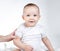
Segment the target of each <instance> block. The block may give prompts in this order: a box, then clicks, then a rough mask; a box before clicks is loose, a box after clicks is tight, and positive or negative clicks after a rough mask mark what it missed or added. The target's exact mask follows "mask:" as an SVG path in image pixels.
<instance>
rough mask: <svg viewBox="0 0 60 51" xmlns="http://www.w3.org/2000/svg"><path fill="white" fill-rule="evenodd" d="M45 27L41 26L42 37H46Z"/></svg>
mask: <svg viewBox="0 0 60 51" xmlns="http://www.w3.org/2000/svg"><path fill="white" fill-rule="evenodd" d="M46 33H47V32H46V28H45V27H44V26H42V27H41V38H44V37H46V36H47V35H46Z"/></svg>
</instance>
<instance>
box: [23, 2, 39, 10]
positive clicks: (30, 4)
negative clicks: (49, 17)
mask: <svg viewBox="0 0 60 51" xmlns="http://www.w3.org/2000/svg"><path fill="white" fill-rule="evenodd" d="M30 6H35V7H37V8H38V10H39V7H38V6H37V5H36V4H34V3H28V4H27V5H25V6H24V8H26V7H30Z"/></svg>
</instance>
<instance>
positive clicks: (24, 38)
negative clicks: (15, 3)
mask: <svg viewBox="0 0 60 51" xmlns="http://www.w3.org/2000/svg"><path fill="white" fill-rule="evenodd" d="M22 18H23V20H24V21H25V22H24V23H23V24H21V25H20V26H19V27H18V29H17V30H16V32H15V35H16V38H15V39H14V40H13V42H14V44H15V45H16V46H17V47H18V48H19V49H16V50H15V51H45V50H44V49H43V48H42V47H41V41H43V43H44V44H45V45H46V47H47V48H48V51H54V49H53V47H52V45H51V43H50V41H49V39H48V38H47V36H46V34H45V32H43V30H42V29H43V27H42V26H40V25H39V24H37V23H38V20H39V18H40V10H39V7H38V6H37V5H36V4H33V3H29V4H27V5H25V6H24V9H23V15H22Z"/></svg>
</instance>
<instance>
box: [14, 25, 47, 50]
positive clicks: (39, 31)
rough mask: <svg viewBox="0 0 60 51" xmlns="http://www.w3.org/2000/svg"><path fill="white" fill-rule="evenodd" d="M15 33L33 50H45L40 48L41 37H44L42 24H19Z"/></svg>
mask: <svg viewBox="0 0 60 51" xmlns="http://www.w3.org/2000/svg"><path fill="white" fill-rule="evenodd" d="M15 34H16V35H17V36H19V37H20V38H22V42H24V43H26V44H27V45H30V46H32V47H33V51H45V50H44V49H42V48H41V41H42V40H41V39H42V38H44V37H46V35H45V32H44V31H43V26H40V25H35V26H34V27H26V26H25V25H24V24H21V25H20V26H19V27H18V29H17V31H16V32H15Z"/></svg>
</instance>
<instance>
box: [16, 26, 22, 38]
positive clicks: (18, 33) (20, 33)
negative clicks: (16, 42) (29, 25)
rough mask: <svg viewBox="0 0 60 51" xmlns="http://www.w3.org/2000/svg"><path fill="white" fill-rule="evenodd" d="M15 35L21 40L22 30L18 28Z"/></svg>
mask: <svg viewBox="0 0 60 51" xmlns="http://www.w3.org/2000/svg"><path fill="white" fill-rule="evenodd" d="M15 35H16V36H18V37H20V38H22V30H21V28H20V27H18V28H17V30H16V31H15Z"/></svg>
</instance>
